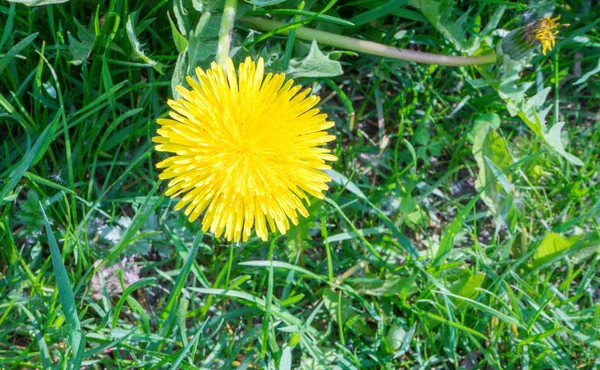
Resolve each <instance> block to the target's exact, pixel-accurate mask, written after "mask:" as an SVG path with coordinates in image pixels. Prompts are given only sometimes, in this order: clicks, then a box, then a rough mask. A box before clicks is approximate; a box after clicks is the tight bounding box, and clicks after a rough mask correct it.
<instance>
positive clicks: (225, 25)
mask: <svg viewBox="0 0 600 370" xmlns="http://www.w3.org/2000/svg"><path fill="white" fill-rule="evenodd" d="M236 8H237V0H225V7H224V8H223V18H222V19H221V29H220V30H219V46H218V48H217V63H218V64H220V65H222V66H225V61H226V60H227V58H228V57H229V49H230V48H231V36H232V34H233V23H234V22H235V9H236Z"/></svg>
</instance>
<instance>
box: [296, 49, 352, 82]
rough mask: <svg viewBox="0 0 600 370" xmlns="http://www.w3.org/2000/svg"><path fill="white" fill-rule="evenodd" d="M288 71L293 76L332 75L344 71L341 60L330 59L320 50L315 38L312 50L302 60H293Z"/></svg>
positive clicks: (337, 74)
mask: <svg viewBox="0 0 600 370" xmlns="http://www.w3.org/2000/svg"><path fill="white" fill-rule="evenodd" d="M286 73H287V74H288V75H289V76H290V77H292V78H298V77H332V76H339V75H341V74H343V73H344V71H343V70H342V65H341V64H340V62H338V61H335V60H331V59H329V58H328V57H327V56H326V55H325V54H323V53H322V52H321V50H319V46H318V45H317V42H316V41H315V40H313V42H312V45H311V47H310V52H309V53H308V55H307V56H306V58H304V59H302V60H301V61H298V60H291V61H290V66H289V68H288V70H287V71H286Z"/></svg>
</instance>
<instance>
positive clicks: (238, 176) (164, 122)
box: [153, 58, 337, 241]
mask: <svg viewBox="0 0 600 370" xmlns="http://www.w3.org/2000/svg"><path fill="white" fill-rule="evenodd" d="M196 76H197V78H198V81H199V82H197V81H195V80H194V79H192V78H191V77H189V76H188V77H187V82H188V83H189V85H190V87H191V90H187V89H185V88H184V87H182V86H177V91H178V92H179V93H180V94H181V96H182V98H180V99H176V100H169V102H168V104H169V106H170V107H171V108H172V111H171V112H170V113H169V116H170V118H165V119H159V120H157V122H158V123H159V124H160V125H161V127H160V128H159V129H158V131H157V134H158V136H156V137H154V138H153V141H154V142H155V143H157V145H156V150H158V151H161V152H168V153H172V154H173V155H172V156H170V157H169V158H167V159H165V160H164V161H162V162H160V163H158V164H157V167H158V168H162V169H164V170H163V172H162V173H161V174H160V178H161V179H172V180H171V181H170V182H169V184H168V189H167V191H166V195H168V196H171V197H177V196H181V200H179V202H178V203H177V204H176V206H175V208H176V209H182V208H184V207H185V212H184V213H185V214H186V215H187V216H189V220H190V221H194V220H195V219H197V218H198V217H199V216H200V215H201V214H202V213H203V212H205V213H204V217H203V219H202V230H203V231H205V232H206V231H208V230H209V229H210V231H211V232H213V233H215V235H216V236H220V235H222V234H223V233H224V236H225V238H226V239H227V240H229V241H239V240H240V239H242V240H243V241H247V240H248V238H249V237H250V235H251V234H252V229H253V228H254V229H255V230H256V234H257V235H258V236H259V237H260V238H261V239H263V240H267V237H268V230H267V225H268V229H270V230H271V231H275V230H276V229H277V230H279V232H281V233H283V234H284V233H285V232H286V231H287V230H288V229H289V228H290V221H291V223H293V224H294V225H296V224H298V214H300V215H302V216H304V217H306V216H308V212H307V210H306V207H305V205H304V203H303V200H304V201H306V202H307V203H308V202H309V199H308V195H312V196H314V197H317V198H323V191H325V190H327V188H328V186H327V182H328V181H330V180H331V178H330V177H329V176H328V175H327V174H325V173H324V172H323V170H327V169H330V168H331V167H330V166H329V165H327V164H326V163H325V162H326V161H335V160H336V159H337V158H336V157H335V156H333V155H331V154H330V151H329V150H328V149H326V148H323V147H322V146H323V145H324V144H325V143H327V142H329V141H332V140H333V139H334V138H335V137H334V136H332V135H328V134H327V132H326V131H325V130H327V129H328V128H330V127H332V126H333V123H332V122H330V121H327V115H326V114H323V113H321V112H320V111H319V109H317V108H315V105H316V104H317V103H318V101H319V98H318V97H316V96H309V93H310V89H305V90H303V91H301V92H300V89H301V88H302V87H301V86H299V85H294V81H293V80H288V81H287V82H286V81H285V74H283V73H280V74H275V75H274V74H272V73H269V74H267V76H266V77H264V61H263V59H262V58H261V59H259V61H258V63H257V64H255V63H254V62H253V61H252V60H251V59H250V58H247V59H246V60H245V62H243V63H241V64H240V66H239V71H238V73H237V75H236V72H235V68H234V66H233V62H232V61H231V59H228V60H227V63H226V67H225V68H223V67H222V66H219V65H217V64H215V63H213V64H212V66H211V68H210V69H208V70H207V71H203V70H202V69H200V68H197V69H196Z"/></svg>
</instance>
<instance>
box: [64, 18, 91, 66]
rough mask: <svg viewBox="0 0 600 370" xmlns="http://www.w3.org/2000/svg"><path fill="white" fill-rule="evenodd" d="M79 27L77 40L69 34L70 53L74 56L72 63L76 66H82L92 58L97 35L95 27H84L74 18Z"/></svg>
mask: <svg viewBox="0 0 600 370" xmlns="http://www.w3.org/2000/svg"><path fill="white" fill-rule="evenodd" d="M73 20H74V21H75V25H76V26H77V37H78V38H79V40H77V39H76V38H75V37H74V36H73V35H72V34H71V32H68V34H67V35H68V38H69V51H70V52H71V54H73V60H71V61H70V62H71V63H72V64H74V65H80V64H81V63H82V62H85V60H86V59H87V58H88V57H89V56H90V54H91V53H92V50H93V49H94V43H95V42H96V34H95V33H94V25H93V24H92V25H91V26H90V27H84V26H83V25H82V24H81V23H79V21H77V19H76V18H73Z"/></svg>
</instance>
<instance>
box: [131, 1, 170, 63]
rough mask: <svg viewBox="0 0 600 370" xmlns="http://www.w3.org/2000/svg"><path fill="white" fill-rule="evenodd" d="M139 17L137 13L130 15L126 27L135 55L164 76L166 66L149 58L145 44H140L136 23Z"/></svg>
mask: <svg viewBox="0 0 600 370" xmlns="http://www.w3.org/2000/svg"><path fill="white" fill-rule="evenodd" d="M137 15H138V13H137V11H136V12H133V13H131V14H129V16H128V17H127V24H126V25H125V29H126V31H127V38H128V39H129V43H130V44H131V47H133V52H134V53H135V55H136V57H137V58H139V59H141V60H143V61H144V62H145V63H147V64H148V65H149V66H151V67H152V68H154V69H155V70H156V71H157V72H158V73H160V74H164V69H165V67H164V65H162V64H161V63H159V62H157V61H155V60H153V59H151V58H150V57H148V56H147V55H146V53H145V52H144V51H143V50H142V47H143V44H142V43H140V42H139V40H138V38H137V36H136V34H135V26H134V22H135V21H136V20H137Z"/></svg>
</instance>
